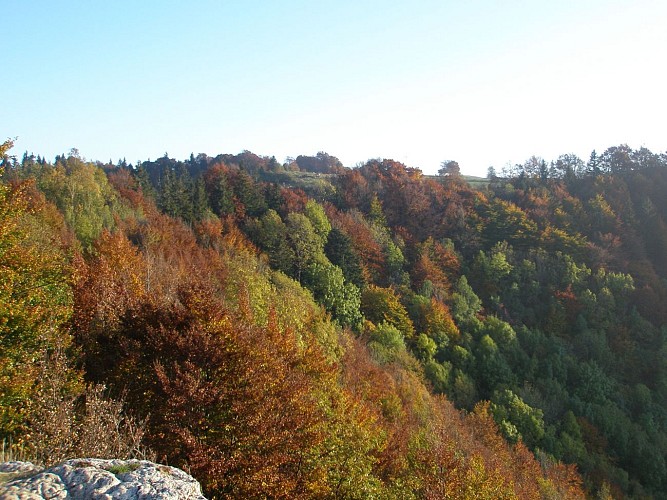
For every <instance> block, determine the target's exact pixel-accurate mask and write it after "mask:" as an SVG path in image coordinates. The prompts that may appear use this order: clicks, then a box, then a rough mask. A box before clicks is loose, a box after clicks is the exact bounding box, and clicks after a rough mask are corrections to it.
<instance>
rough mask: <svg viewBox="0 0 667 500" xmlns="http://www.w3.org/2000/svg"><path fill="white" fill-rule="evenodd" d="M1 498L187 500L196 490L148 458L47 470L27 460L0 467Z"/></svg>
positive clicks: (186, 478) (80, 462)
mask: <svg viewBox="0 0 667 500" xmlns="http://www.w3.org/2000/svg"><path fill="white" fill-rule="evenodd" d="M0 498H2V499H26V500H27V499H46V498H48V499H67V500H79V499H81V500H88V499H121V500H139V499H141V500H150V499H174V500H179V499H192V500H200V499H203V500H205V498H204V496H203V495H202V493H201V486H200V485H199V483H198V482H197V481H196V480H195V479H194V478H193V477H192V476H190V475H189V474H186V473H185V472H183V471H182V470H180V469H177V468H175V467H169V466H167V465H160V464H156V463H153V462H149V461H147V460H102V459H97V458H87V459H75V460H68V461H66V462H64V463H62V464H60V465H56V466H54V467H50V468H48V469H46V470H42V469H39V468H37V467H35V466H34V465H33V464H31V463H29V462H6V463H3V464H0Z"/></svg>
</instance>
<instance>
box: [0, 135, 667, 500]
mask: <svg viewBox="0 0 667 500" xmlns="http://www.w3.org/2000/svg"><path fill="white" fill-rule="evenodd" d="M10 145H11V144H10V142H6V143H4V144H3V145H2V151H0V152H1V153H2V156H3V164H4V165H5V168H6V172H5V173H4V175H3V179H4V181H3V183H2V184H1V185H0V264H1V265H0V273H2V276H1V277H2V280H0V283H1V286H0V321H1V322H0V328H1V330H0V331H1V333H2V337H1V338H0V341H1V342H2V350H0V357H1V358H2V359H0V361H1V363H0V415H1V416H2V420H1V425H2V433H3V434H2V437H3V438H4V437H9V435H10V434H11V435H12V436H16V437H17V438H19V439H22V440H23V442H24V443H28V436H29V435H30V436H33V439H37V437H38V436H42V437H39V440H38V441H39V443H41V444H39V446H37V445H35V448H34V450H35V453H37V452H39V453H46V454H51V455H53V456H55V455H58V454H62V453H66V452H68V451H67V450H71V449H72V446H74V444H76V443H77V442H78V441H77V439H79V438H76V437H71V436H73V429H79V427H76V426H75V427H68V426H67V425H65V426H62V425H60V423H62V422H63V421H64V420H63V418H61V417H62V415H69V414H73V415H75V417H74V418H73V421H74V422H76V423H77V424H76V425H79V424H80V423H81V422H83V420H82V419H85V418H86V417H85V411H84V412H83V413H82V410H81V409H82V408H83V407H84V406H85V404H84V399H81V397H82V394H84V392H82V391H84V386H85V384H91V383H92V384H95V383H102V384H105V385H106V386H107V387H109V391H110V394H111V395H112V396H113V397H115V398H117V401H119V400H120V399H121V396H122V395H123V392H124V391H125V390H127V395H126V399H125V401H126V408H127V411H128V412H129V413H128V415H132V418H139V419H144V418H146V417H149V415H150V418H149V420H148V421H146V423H145V435H146V438H147V439H148V442H149V443H150V444H151V445H152V446H154V447H155V448H156V452H157V453H158V454H159V455H160V456H162V457H165V458H166V459H167V460H169V461H170V463H174V464H176V465H182V466H184V467H189V468H190V470H192V471H193V473H195V476H196V477H197V478H198V479H200V480H201V481H202V483H203V484H204V486H205V489H206V491H207V493H209V494H211V495H216V496H218V497H239V496H244V497H290V498H292V497H297V498H298V497H302V498H333V497H345V498H347V497H350V498H373V497H375V498H415V497H416V498H422V497H425V498H473V497H475V498H479V497H488V498H581V497H582V496H583V494H584V493H583V490H582V484H583V487H585V488H586V490H587V493H588V494H589V495H591V496H594V495H596V494H599V496H601V497H605V496H610V495H611V496H614V497H623V496H625V497H636V498H650V497H655V498H659V497H660V495H661V493H662V492H663V491H665V489H667V484H666V483H665V479H664V478H665V477H667V473H666V471H667V465H666V464H667V454H666V452H665V450H667V427H666V426H665V421H666V420H665V417H666V416H667V403H666V402H667V364H665V361H664V359H665V352H667V347H666V342H667V336H666V335H665V327H664V325H665V324H667V305H665V304H667V286H666V285H665V278H667V272H666V271H665V269H667V267H666V266H667V260H666V258H665V255H666V252H665V251H666V250H667V230H666V228H667V198H665V195H664V193H665V192H667V169H666V168H665V167H666V166H667V157H665V155H664V154H653V153H651V152H650V151H648V150H645V149H643V148H642V149H641V150H637V151H634V150H632V149H631V148H629V147H627V146H624V145H621V146H618V147H614V148H609V149H608V150H606V151H604V152H603V153H602V154H600V155H597V154H595V155H592V156H591V160H590V161H589V162H587V163H586V162H584V161H582V160H580V159H579V158H577V157H575V156H573V155H563V156H561V157H559V158H558V159H557V160H556V161H554V162H551V163H549V162H547V161H546V160H543V159H542V158H539V157H532V158H530V159H528V160H527V161H526V162H525V163H524V164H522V165H515V166H510V167H508V168H507V169H505V170H503V171H502V172H500V173H497V172H495V171H494V172H492V174H493V175H490V177H489V179H488V182H485V183H484V184H483V185H482V186H480V187H479V188H478V190H473V189H472V188H471V187H470V186H469V185H468V184H467V183H466V182H465V181H464V179H463V178H461V176H460V171H459V169H458V165H456V164H455V162H445V163H444V164H443V168H442V172H441V174H442V175H441V176H438V177H427V176H424V175H422V173H421V172H420V171H419V170H418V169H414V168H410V167H407V166H406V165H403V164H401V163H399V162H395V161H391V160H370V161H368V162H366V163H365V164H363V165H360V166H359V167H358V168H355V169H345V168H343V167H342V166H341V165H340V164H339V163H338V162H337V160H336V159H335V158H334V157H331V156H329V155H327V154H326V153H319V154H318V155H317V156H316V157H305V156H302V157H299V158H297V160H294V161H292V160H288V161H286V162H285V164H283V165H281V164H279V163H278V162H277V161H276V160H275V158H271V157H260V156H257V155H254V154H252V153H250V152H248V151H244V152H242V153H240V154H237V155H218V156H217V157H215V158H211V157H208V156H206V155H198V156H197V157H194V155H193V156H191V158H190V159H189V160H186V161H177V160H173V159H171V158H169V157H168V156H167V155H165V156H164V157H163V158H160V159H158V160H156V161H154V162H150V161H148V162H143V163H141V164H140V165H137V167H136V168H134V167H132V166H128V165H127V164H126V163H124V162H119V164H118V165H117V166H114V165H110V164H100V163H91V162H87V161H85V160H83V159H81V158H80V157H79V156H78V154H77V153H76V151H72V152H71V153H70V155H68V156H67V157H65V156H59V157H58V158H57V159H56V161H55V162H54V164H50V163H49V162H47V161H46V160H43V159H41V158H39V157H38V158H34V157H33V156H29V155H27V154H26V155H24V158H23V160H22V161H21V162H18V161H17V160H16V158H12V157H9V156H7V154H6V153H7V148H8V147H9V146H10ZM299 170H310V171H312V172H300V171H299ZM32 179H34V180H32ZM40 190H41V191H40ZM47 200H50V201H47ZM73 235H74V236H73ZM77 248H81V249H83V250H84V252H83V253H82V254H79V253H78V252H77V251H76V249H77ZM70 317H71V319H70ZM72 340H73V341H74V347H75V349H72V348H71V343H72ZM55 353H59V355H60V356H64V357H63V358H62V359H63V360H65V361H66V362H65V361H63V363H61V366H62V367H65V368H63V373H64V375H63V376H62V377H61V378H60V379H58V380H60V382H58V383H55V382H53V383H52V382H50V381H53V380H55V379H53V377H51V374H52V373H56V372H57V370H56V368H55V364H54V363H53V362H51V361H49V362H48V363H47V362H46V360H52V361H53V360H55V359H56V358H54V356H55ZM77 356H79V357H78V358H77ZM71 366H77V367H80V368H81V370H82V371H81V372H78V371H76V370H73V369H72V368H70V367H71ZM44 371H46V372H44ZM81 377H84V378H83V381H82V378H81ZM84 382H85V384H84ZM49 384H51V385H49ZM58 384H60V385H58ZM56 386H57V387H58V389H57V390H55V391H51V392H50V393H49V390H50V389H49V388H50V387H56ZM89 387H92V388H93V389H88V390H89V391H90V390H98V391H99V389H94V388H95V387H99V386H95V385H89ZM434 393H436V394H438V396H435V395H434ZM48 394H50V395H51V396H49V397H50V398H51V399H49V398H47V397H46V396H47V395H48ZM98 396H99V398H101V396H100V395H99V393H98ZM90 398H91V401H93V400H94V398H95V396H92V395H91V396H90ZM99 398H98V399H99ZM49 401H50V402H49ZM100 401H107V403H104V404H102V403H100V405H101V406H100V408H107V409H108V410H109V414H110V415H116V418H120V417H118V415H120V413H117V412H116V410H117V409H118V408H119V406H118V404H119V403H114V402H112V401H109V400H107V399H104V398H102V399H100ZM454 404H455V405H456V406H457V407H458V408H459V409H462V410H459V409H456V408H455V407H454ZM105 405H106V406H105ZM114 405H115V406H114ZM114 409H116V410H114ZM49 412H51V413H49ZM114 412H116V413H114ZM44 415H51V416H50V417H48V418H47V417H44ZM129 418H130V417H129V416H127V420H124V419H125V417H122V418H121V420H122V421H127V422H130V420H129ZM112 420H113V419H112ZM137 421H138V420H133V422H137ZM141 421H143V420H141ZM45 424H49V425H51V424H53V425H51V427H49V425H45ZM135 428H136V425H135ZM77 432H78V431H77ZM68 433H69V434H68ZM130 435H132V433H131V432H130ZM58 436H70V437H65V438H61V437H58ZM84 437H85V436H84V434H80V439H81V440H82V441H81V442H83V441H86V442H88V443H92V442H93V439H92V435H88V436H87V437H85V439H84ZM33 442H36V441H33ZM49 443H50V445H51V446H52V448H53V449H52V450H51V451H49V449H48V448H49ZM37 448H40V450H37ZM82 449H84V448H82ZM85 449H87V448H85ZM119 453H120V452H119ZM559 460H563V461H564V462H565V463H561V462H559ZM572 464H576V469H575V467H574V465H572ZM577 470H578V471H579V472H580V473H581V476H578V474H577ZM582 481H583V483H582Z"/></svg>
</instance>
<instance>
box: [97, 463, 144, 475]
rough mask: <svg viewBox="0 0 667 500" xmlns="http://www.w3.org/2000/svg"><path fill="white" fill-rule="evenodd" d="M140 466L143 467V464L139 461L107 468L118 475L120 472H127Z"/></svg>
mask: <svg viewBox="0 0 667 500" xmlns="http://www.w3.org/2000/svg"><path fill="white" fill-rule="evenodd" d="M139 467H141V464H139V463H124V464H118V465H112V466H110V467H107V468H106V469H105V470H108V471H109V472H111V473H112V474H113V475H115V476H117V475H119V474H127V473H128V472H132V471H135V470H137V469H138V468H139Z"/></svg>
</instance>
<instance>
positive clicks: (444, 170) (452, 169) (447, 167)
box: [438, 160, 461, 179]
mask: <svg viewBox="0 0 667 500" xmlns="http://www.w3.org/2000/svg"><path fill="white" fill-rule="evenodd" d="M438 175H440V176H442V177H449V178H451V179H458V178H460V177H461V167H459V163H458V162H457V161H454V160H445V161H443V162H442V163H441V164H440V169H438Z"/></svg>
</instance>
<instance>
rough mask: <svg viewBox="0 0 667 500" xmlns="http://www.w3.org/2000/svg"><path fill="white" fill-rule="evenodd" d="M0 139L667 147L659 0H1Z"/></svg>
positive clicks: (379, 148) (391, 152)
mask: <svg viewBox="0 0 667 500" xmlns="http://www.w3.org/2000/svg"><path fill="white" fill-rule="evenodd" d="M0 12H1V13H2V16H1V19H2V35H1V36H0V54H1V56H0V57H1V58H2V63H3V64H2V69H3V75H2V78H1V79H0V140H4V139H5V138H15V137H16V138H17V140H16V142H15V147H14V149H13V150H12V153H13V154H18V155H20V154H22V153H23V152H24V151H27V152H29V153H34V154H35V155H37V154H40V155H42V156H44V157H46V158H47V159H49V160H52V159H53V157H54V156H55V155H57V154H61V153H67V152H68V151H70V149H71V148H77V149H78V150H79V152H80V154H81V155H82V156H83V157H85V158H87V159H89V160H100V161H107V160H109V159H111V160H112V161H113V162H114V163H115V162H116V161H118V160H119V159H121V158H125V159H127V161H128V162H131V163H136V162H137V161H138V160H142V161H143V160H148V159H156V158H158V157H161V156H163V155H164V154H165V153H167V154H168V155H169V156H170V157H172V158H176V159H186V158H188V157H189V156H190V153H194V154H195V155H197V154H198V153H206V154H208V155H210V156H215V155H217V154H219V153H239V152H241V151H243V150H250V151H252V152H253V153H255V154H258V155H263V156H264V155H265V156H275V157H276V158H277V159H278V160H279V161H285V159H286V158H287V157H296V156H298V155H315V154H316V153H317V152H319V151H325V152H327V153H329V154H331V155H333V156H336V157H338V158H339V159H340V160H341V161H342V162H343V164H344V165H346V166H349V167H353V166H355V165H357V164H359V163H361V162H365V161H366V160H368V159H370V158H391V159H394V160H397V161H401V162H403V163H405V164H406V165H408V166H411V167H418V168H420V169H422V171H424V173H427V174H432V173H435V172H436V171H437V169H438V168H439V166H440V164H441V163H442V162H443V161H446V160H456V161H458V163H459V164H460V166H461V171H462V172H463V173H464V174H469V175H480V176H484V175H486V173H487V170H488V167H489V166H493V167H495V168H496V169H497V170H499V169H501V168H502V167H503V166H506V165H508V164H514V163H523V162H524V161H525V160H527V159H528V158H529V157H531V156H533V155H535V156H539V157H542V158H544V159H546V160H547V161H549V160H553V159H556V158H557V157H558V156H559V155H560V154H565V153H574V154H577V155H579V156H580V157H582V158H583V159H584V160H587V159H588V157H589V155H590V153H591V151H592V150H594V149H595V150H597V152H598V153H600V152H602V151H604V150H605V149H606V148H608V147H611V146H617V145H619V144H628V145H629V146H630V147H633V148H639V147H642V146H643V147H647V148H649V149H651V150H652V151H654V152H664V151H665V150H667V133H666V132H667V124H666V123H665V117H666V116H667V97H666V91H667V90H666V89H667V67H665V56H666V55H667V29H666V27H667V2H665V1H664V0H653V1H652V0H626V1H620V0H558V1H554V0H551V1H543V0H522V1H521V0H502V1H501V0H497V1H491V0H466V1H450V0H408V1H403V0H401V1H392V0H384V1H371V0H354V1H351V0H338V1H331V0H320V1H316V0H308V1H305V0H274V1H269V0H264V1H260V0H238V1H236V0H217V1H214V0H208V1H206V0H201V1H199V0H189V1H187V2H186V1H170V0H141V1H137V0H116V1H113V2H109V1H98V0H89V1H83V0H81V1H78V2H75V1H58V0H47V1H42V0H31V1H21V0H0Z"/></svg>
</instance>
